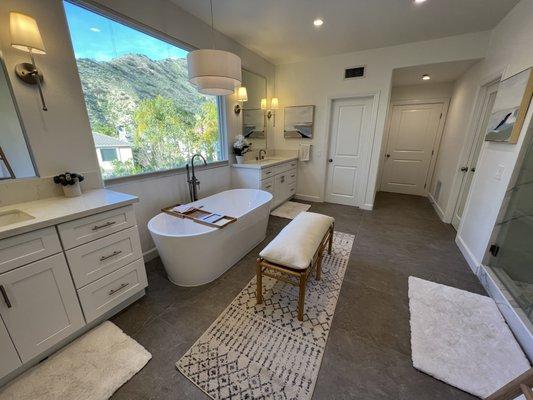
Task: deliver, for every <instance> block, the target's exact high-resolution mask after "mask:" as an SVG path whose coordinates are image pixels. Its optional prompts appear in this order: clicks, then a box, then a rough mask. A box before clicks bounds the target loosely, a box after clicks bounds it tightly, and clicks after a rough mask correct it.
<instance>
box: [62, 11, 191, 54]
mask: <svg viewBox="0 0 533 400" xmlns="http://www.w3.org/2000/svg"><path fill="white" fill-rule="evenodd" d="M63 4H64V5H65V12H66V14H67V20H68V25H69V29H70V36H71V38H72V45H73V46H74V53H75V54H76V58H92V59H95V60H98V61H109V60H111V59H113V58H116V57H120V56H123V55H125V54H144V55H145V56H147V57H149V58H151V59H152V60H161V59H165V58H184V57H186V56H187V51H185V50H182V49H180V48H178V47H175V46H172V45H170V44H168V43H166V42H164V41H162V40H159V39H156V38H153V37H151V36H149V35H147V34H145V33H142V32H139V31H137V30H135V29H131V28H129V27H127V26H125V25H122V24H119V23H118V22H115V21H113V20H111V19H109V18H105V17H102V16H101V15H99V14H96V13H93V12H91V11H88V10H86V9H84V8H82V7H79V6H76V5H73V4H71V3H68V2H66V1H64V2H63Z"/></svg>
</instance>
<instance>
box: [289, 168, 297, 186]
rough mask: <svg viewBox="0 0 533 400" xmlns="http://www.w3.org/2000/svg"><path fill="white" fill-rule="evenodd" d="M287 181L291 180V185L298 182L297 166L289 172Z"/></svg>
mask: <svg viewBox="0 0 533 400" xmlns="http://www.w3.org/2000/svg"><path fill="white" fill-rule="evenodd" d="M287 181H288V182H289V185H291V184H293V183H296V168H295V169H291V170H289V172H287Z"/></svg>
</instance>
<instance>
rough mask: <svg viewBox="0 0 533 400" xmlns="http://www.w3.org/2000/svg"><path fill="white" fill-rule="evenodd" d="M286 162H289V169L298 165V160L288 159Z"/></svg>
mask: <svg viewBox="0 0 533 400" xmlns="http://www.w3.org/2000/svg"><path fill="white" fill-rule="evenodd" d="M287 164H289V168H290V169H293V168H296V167H297V166H298V160H292V161H289V162H288V163H287Z"/></svg>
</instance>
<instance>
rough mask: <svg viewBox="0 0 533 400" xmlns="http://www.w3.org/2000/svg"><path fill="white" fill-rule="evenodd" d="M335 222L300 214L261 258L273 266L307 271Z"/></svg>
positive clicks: (314, 215) (329, 218) (308, 213)
mask: <svg viewBox="0 0 533 400" xmlns="http://www.w3.org/2000/svg"><path fill="white" fill-rule="evenodd" d="M334 221H335V220H334V219H333V218H332V217H328V216H327V215H322V214H317V213H313V212H303V213H300V214H299V215H298V216H297V217H296V218H294V219H293V220H292V221H291V222H290V223H289V225H287V226H286V227H285V228H283V229H282V231H281V232H280V233H279V234H278V236H276V238H275V239H274V240H272V241H271V242H270V243H269V244H268V246H267V247H265V248H264V249H263V251H262V252H261V253H259V256H260V257H261V258H263V259H264V260H266V261H268V262H271V263H273V264H279V265H283V266H285V267H289V268H293V269H306V268H307V267H309V265H310V264H311V261H312V260H313V256H314V255H315V252H316V250H317V249H318V246H319V245H320V242H321V241H322V239H323V238H324V236H325V235H326V232H327V231H328V229H329V228H330V227H331V224H333V222H334Z"/></svg>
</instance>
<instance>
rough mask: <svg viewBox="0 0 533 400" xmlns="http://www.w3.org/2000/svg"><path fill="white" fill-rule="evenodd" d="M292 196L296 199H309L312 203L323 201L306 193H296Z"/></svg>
mask: <svg viewBox="0 0 533 400" xmlns="http://www.w3.org/2000/svg"><path fill="white" fill-rule="evenodd" d="M294 198H295V199H297V200H303V201H310V202H312V203H323V202H324V200H322V199H321V198H320V197H319V196H309V195H307V194H296V195H295V196H294Z"/></svg>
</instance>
